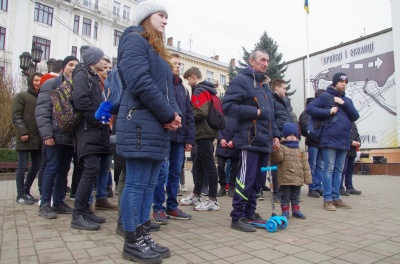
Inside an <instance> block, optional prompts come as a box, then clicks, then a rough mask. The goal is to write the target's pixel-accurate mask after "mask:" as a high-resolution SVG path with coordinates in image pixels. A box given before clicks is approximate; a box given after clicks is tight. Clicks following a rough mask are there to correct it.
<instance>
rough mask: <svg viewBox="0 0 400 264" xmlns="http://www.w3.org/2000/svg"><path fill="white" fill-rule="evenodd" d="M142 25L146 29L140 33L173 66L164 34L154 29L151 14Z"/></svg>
mask: <svg viewBox="0 0 400 264" xmlns="http://www.w3.org/2000/svg"><path fill="white" fill-rule="evenodd" d="M142 26H143V28H144V31H143V32H142V33H140V35H141V36H142V37H144V38H145V39H147V41H148V42H149V44H150V45H151V46H152V47H153V48H154V50H155V52H157V53H158V54H159V55H160V56H161V58H163V59H164V60H165V61H166V62H167V63H168V64H169V65H170V66H171V68H172V64H171V62H170V59H171V54H170V53H169V51H168V50H167V49H166V48H165V45H164V34H162V33H161V34H160V33H158V32H157V31H155V30H154V28H153V26H152V25H151V22H150V16H149V17H147V18H146V19H145V20H144V21H143V23H142Z"/></svg>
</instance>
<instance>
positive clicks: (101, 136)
mask: <svg viewBox="0 0 400 264" xmlns="http://www.w3.org/2000/svg"><path fill="white" fill-rule="evenodd" d="M80 52H81V55H82V59H83V62H84V63H83V64H78V65H77V66H76V68H75V71H74V74H73V83H74V93H73V96H72V98H73V104H74V107H75V109H76V111H77V112H79V113H80V114H81V117H82V118H81V120H80V122H79V123H78V125H77V126H76V127H75V129H74V133H75V146H76V151H77V157H78V159H80V160H81V161H82V164H83V174H82V178H81V181H80V182H79V185H78V189H77V191H76V197H75V203H74V207H75V208H74V212H73V214H72V221H71V228H75V229H82V230H97V229H99V228H100V223H102V222H105V219H104V218H100V217H97V216H94V215H93V214H92V212H91V210H90V208H89V204H88V200H89V197H90V194H91V192H92V185H93V183H94V182H95V180H96V177H97V175H98V174H99V170H100V162H99V158H100V157H101V156H103V155H109V154H110V153H111V151H110V146H109V145H110V144H109V141H110V127H109V126H108V124H104V123H102V122H100V121H99V120H97V119H96V118H95V112H96V111H97V109H98V108H99V106H100V104H101V103H102V102H103V101H104V100H105V98H104V96H103V93H102V89H101V86H100V78H99V76H98V74H97V72H98V71H103V70H104V66H105V61H104V60H103V57H104V53H103V51H102V50H101V49H99V48H96V47H93V46H82V47H81V48H80Z"/></svg>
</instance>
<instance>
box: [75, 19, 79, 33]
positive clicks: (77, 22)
mask: <svg viewBox="0 0 400 264" xmlns="http://www.w3.org/2000/svg"><path fill="white" fill-rule="evenodd" d="M79 19H80V16H77V15H75V18H74V33H78V32H79Z"/></svg>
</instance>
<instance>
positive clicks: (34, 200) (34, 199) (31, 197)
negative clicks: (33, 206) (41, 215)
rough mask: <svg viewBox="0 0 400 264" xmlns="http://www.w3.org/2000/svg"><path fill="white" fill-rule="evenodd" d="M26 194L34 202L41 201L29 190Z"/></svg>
mask: <svg viewBox="0 0 400 264" xmlns="http://www.w3.org/2000/svg"><path fill="white" fill-rule="evenodd" d="M25 196H26V197H27V198H28V199H29V200H31V201H32V202H34V203H36V202H37V201H39V199H37V198H35V197H33V195H32V194H30V193H29V192H28V193H25Z"/></svg>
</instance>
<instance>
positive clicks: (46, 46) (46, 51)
mask: <svg viewBox="0 0 400 264" xmlns="http://www.w3.org/2000/svg"><path fill="white" fill-rule="evenodd" d="M32 41H33V45H34V46H39V47H40V48H41V49H42V50H43V53H42V60H48V59H49V58H50V44H51V41H50V40H47V39H44V38H39V37H35V36H34V37H33V39H32Z"/></svg>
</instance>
